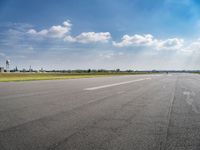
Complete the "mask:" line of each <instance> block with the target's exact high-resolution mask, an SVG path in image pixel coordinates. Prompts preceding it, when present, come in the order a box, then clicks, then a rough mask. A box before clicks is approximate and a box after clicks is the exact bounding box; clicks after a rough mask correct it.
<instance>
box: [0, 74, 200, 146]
mask: <svg viewBox="0 0 200 150" xmlns="http://www.w3.org/2000/svg"><path fill="white" fill-rule="evenodd" d="M199 149H200V75H196V74H154V75H132V76H131V75H129V76H114V77H99V78H85V79H68V80H54V81H53V80H51V81H30V82H7V83H0V150H199Z"/></svg>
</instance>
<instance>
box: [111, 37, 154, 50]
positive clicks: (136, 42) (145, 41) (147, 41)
mask: <svg viewBox="0 0 200 150" xmlns="http://www.w3.org/2000/svg"><path fill="white" fill-rule="evenodd" d="M153 43H154V39H153V36H152V35H151V34H144V35H138V34H135V35H133V36H129V35H124V36H123V37H122V41H121V42H118V43H117V42H115V41H113V45H114V46H116V47H126V46H150V45H152V44H153Z"/></svg>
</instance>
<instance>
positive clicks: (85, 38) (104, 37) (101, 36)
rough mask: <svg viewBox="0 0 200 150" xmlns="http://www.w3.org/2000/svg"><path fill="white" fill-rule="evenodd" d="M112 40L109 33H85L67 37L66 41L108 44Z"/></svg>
mask: <svg viewBox="0 0 200 150" xmlns="http://www.w3.org/2000/svg"><path fill="white" fill-rule="evenodd" d="M110 39H111V34H110V33H109V32H98V33H96V32H83V33H81V34H80V35H78V36H76V37H72V36H66V37H65V38H64V40H65V41H69V42H79V43H96V42H102V43H106V42H108V41H109V40H110Z"/></svg>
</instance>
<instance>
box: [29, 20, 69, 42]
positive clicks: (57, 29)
mask: <svg viewBox="0 0 200 150" xmlns="http://www.w3.org/2000/svg"><path fill="white" fill-rule="evenodd" d="M71 27H72V24H71V23H70V21H69V20H67V21H64V22H63V24H62V25H56V26H52V27H51V28H49V29H43V30H41V31H36V30H35V29H30V30H28V32H27V33H28V34H30V35H36V36H44V37H52V38H63V37H64V36H66V34H68V33H69V31H70V30H71Z"/></svg>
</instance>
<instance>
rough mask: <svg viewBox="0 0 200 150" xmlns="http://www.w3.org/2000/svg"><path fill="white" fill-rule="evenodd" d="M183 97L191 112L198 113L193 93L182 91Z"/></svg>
mask: <svg viewBox="0 0 200 150" xmlns="http://www.w3.org/2000/svg"><path fill="white" fill-rule="evenodd" d="M183 95H185V96H186V99H185V101H186V102H187V103H188V104H189V105H191V106H192V110H193V111H194V112H196V113H199V110H198V108H197V107H196V105H195V103H194V99H193V97H194V96H195V93H194V92H190V91H184V92H183Z"/></svg>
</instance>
